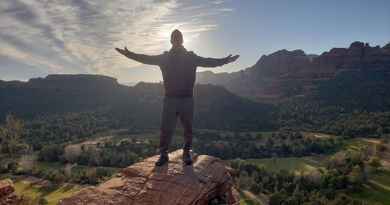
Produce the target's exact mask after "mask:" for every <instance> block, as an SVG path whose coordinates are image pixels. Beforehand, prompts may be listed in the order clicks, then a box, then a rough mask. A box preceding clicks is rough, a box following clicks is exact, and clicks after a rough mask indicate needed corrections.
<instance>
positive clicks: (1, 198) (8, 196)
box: [0, 180, 19, 205]
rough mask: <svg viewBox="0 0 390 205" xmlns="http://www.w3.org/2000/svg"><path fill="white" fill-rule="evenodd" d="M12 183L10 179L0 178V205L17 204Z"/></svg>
mask: <svg viewBox="0 0 390 205" xmlns="http://www.w3.org/2000/svg"><path fill="white" fill-rule="evenodd" d="M18 202H19V199H18V197H17V196H16V194H15V188H14V184H13V183H12V181H11V180H0V205H11V204H12V205H14V204H18Z"/></svg>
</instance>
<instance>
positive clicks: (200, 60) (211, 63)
mask: <svg viewBox="0 0 390 205" xmlns="http://www.w3.org/2000/svg"><path fill="white" fill-rule="evenodd" d="M194 55H195V61H196V64H197V66H200V67H218V66H222V65H225V64H228V63H232V62H234V61H236V60H237V59H238V58H239V57H240V56H239V55H235V56H232V55H229V56H227V57H225V58H204V57H200V56H197V55H196V54H194Z"/></svg>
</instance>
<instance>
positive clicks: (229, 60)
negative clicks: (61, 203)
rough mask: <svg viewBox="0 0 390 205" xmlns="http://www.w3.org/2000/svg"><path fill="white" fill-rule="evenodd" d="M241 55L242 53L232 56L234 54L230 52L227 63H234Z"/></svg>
mask: <svg viewBox="0 0 390 205" xmlns="http://www.w3.org/2000/svg"><path fill="white" fill-rule="evenodd" d="M239 57H240V55H235V56H232V54H230V55H229V56H228V57H226V63H232V62H234V61H236V60H237V59H238V58H239Z"/></svg>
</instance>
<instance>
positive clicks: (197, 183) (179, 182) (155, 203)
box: [60, 150, 239, 205]
mask: <svg viewBox="0 0 390 205" xmlns="http://www.w3.org/2000/svg"><path fill="white" fill-rule="evenodd" d="M181 154H182V152H181V150H178V151H175V152H172V153H170V154H169V157H170V161H169V163H168V164H167V165H165V166H162V167H155V166H154V163H155V161H156V160H157V158H158V156H153V157H150V158H148V159H145V160H144V161H142V162H139V163H136V164H134V165H132V166H129V167H127V168H125V169H123V171H122V174H121V176H118V177H114V178H112V179H111V180H109V181H107V182H105V183H103V184H100V185H99V186H97V187H91V188H86V189H83V190H81V191H80V192H79V193H77V194H76V195H74V196H72V197H70V198H67V199H64V200H62V201H61V202H60V204H61V205H70V204H72V205H74V204H97V205H99V204H118V205H120V204H127V205H175V204H177V205H179V204H180V205H190V204H191V205H195V204H196V205H206V204H208V203H209V202H210V201H211V200H213V199H216V198H220V199H222V200H224V201H225V202H226V204H229V205H236V204H237V205H238V204H239V194H238V193H237V191H236V190H235V189H234V187H233V179H232V177H231V174H230V173H229V170H230V169H229V168H228V167H226V166H225V164H224V163H223V161H222V160H220V159H218V158H215V157H211V156H207V155H199V156H194V163H193V166H183V162H182V160H181Z"/></svg>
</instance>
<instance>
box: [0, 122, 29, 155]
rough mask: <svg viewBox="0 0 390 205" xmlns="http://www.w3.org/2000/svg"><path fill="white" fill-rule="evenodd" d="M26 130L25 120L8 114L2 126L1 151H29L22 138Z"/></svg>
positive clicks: (15, 152)
mask: <svg viewBox="0 0 390 205" xmlns="http://www.w3.org/2000/svg"><path fill="white" fill-rule="evenodd" d="M24 132H25V130H24V124H23V121H21V120H19V119H17V118H15V117H14V116H13V115H7V117H6V120H5V125H3V126H0V152H2V153H5V154H10V155H16V154H19V153H23V152H25V151H27V150H28V145H27V144H25V143H23V142H22V139H21V137H22V135H23V134H24Z"/></svg>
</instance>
